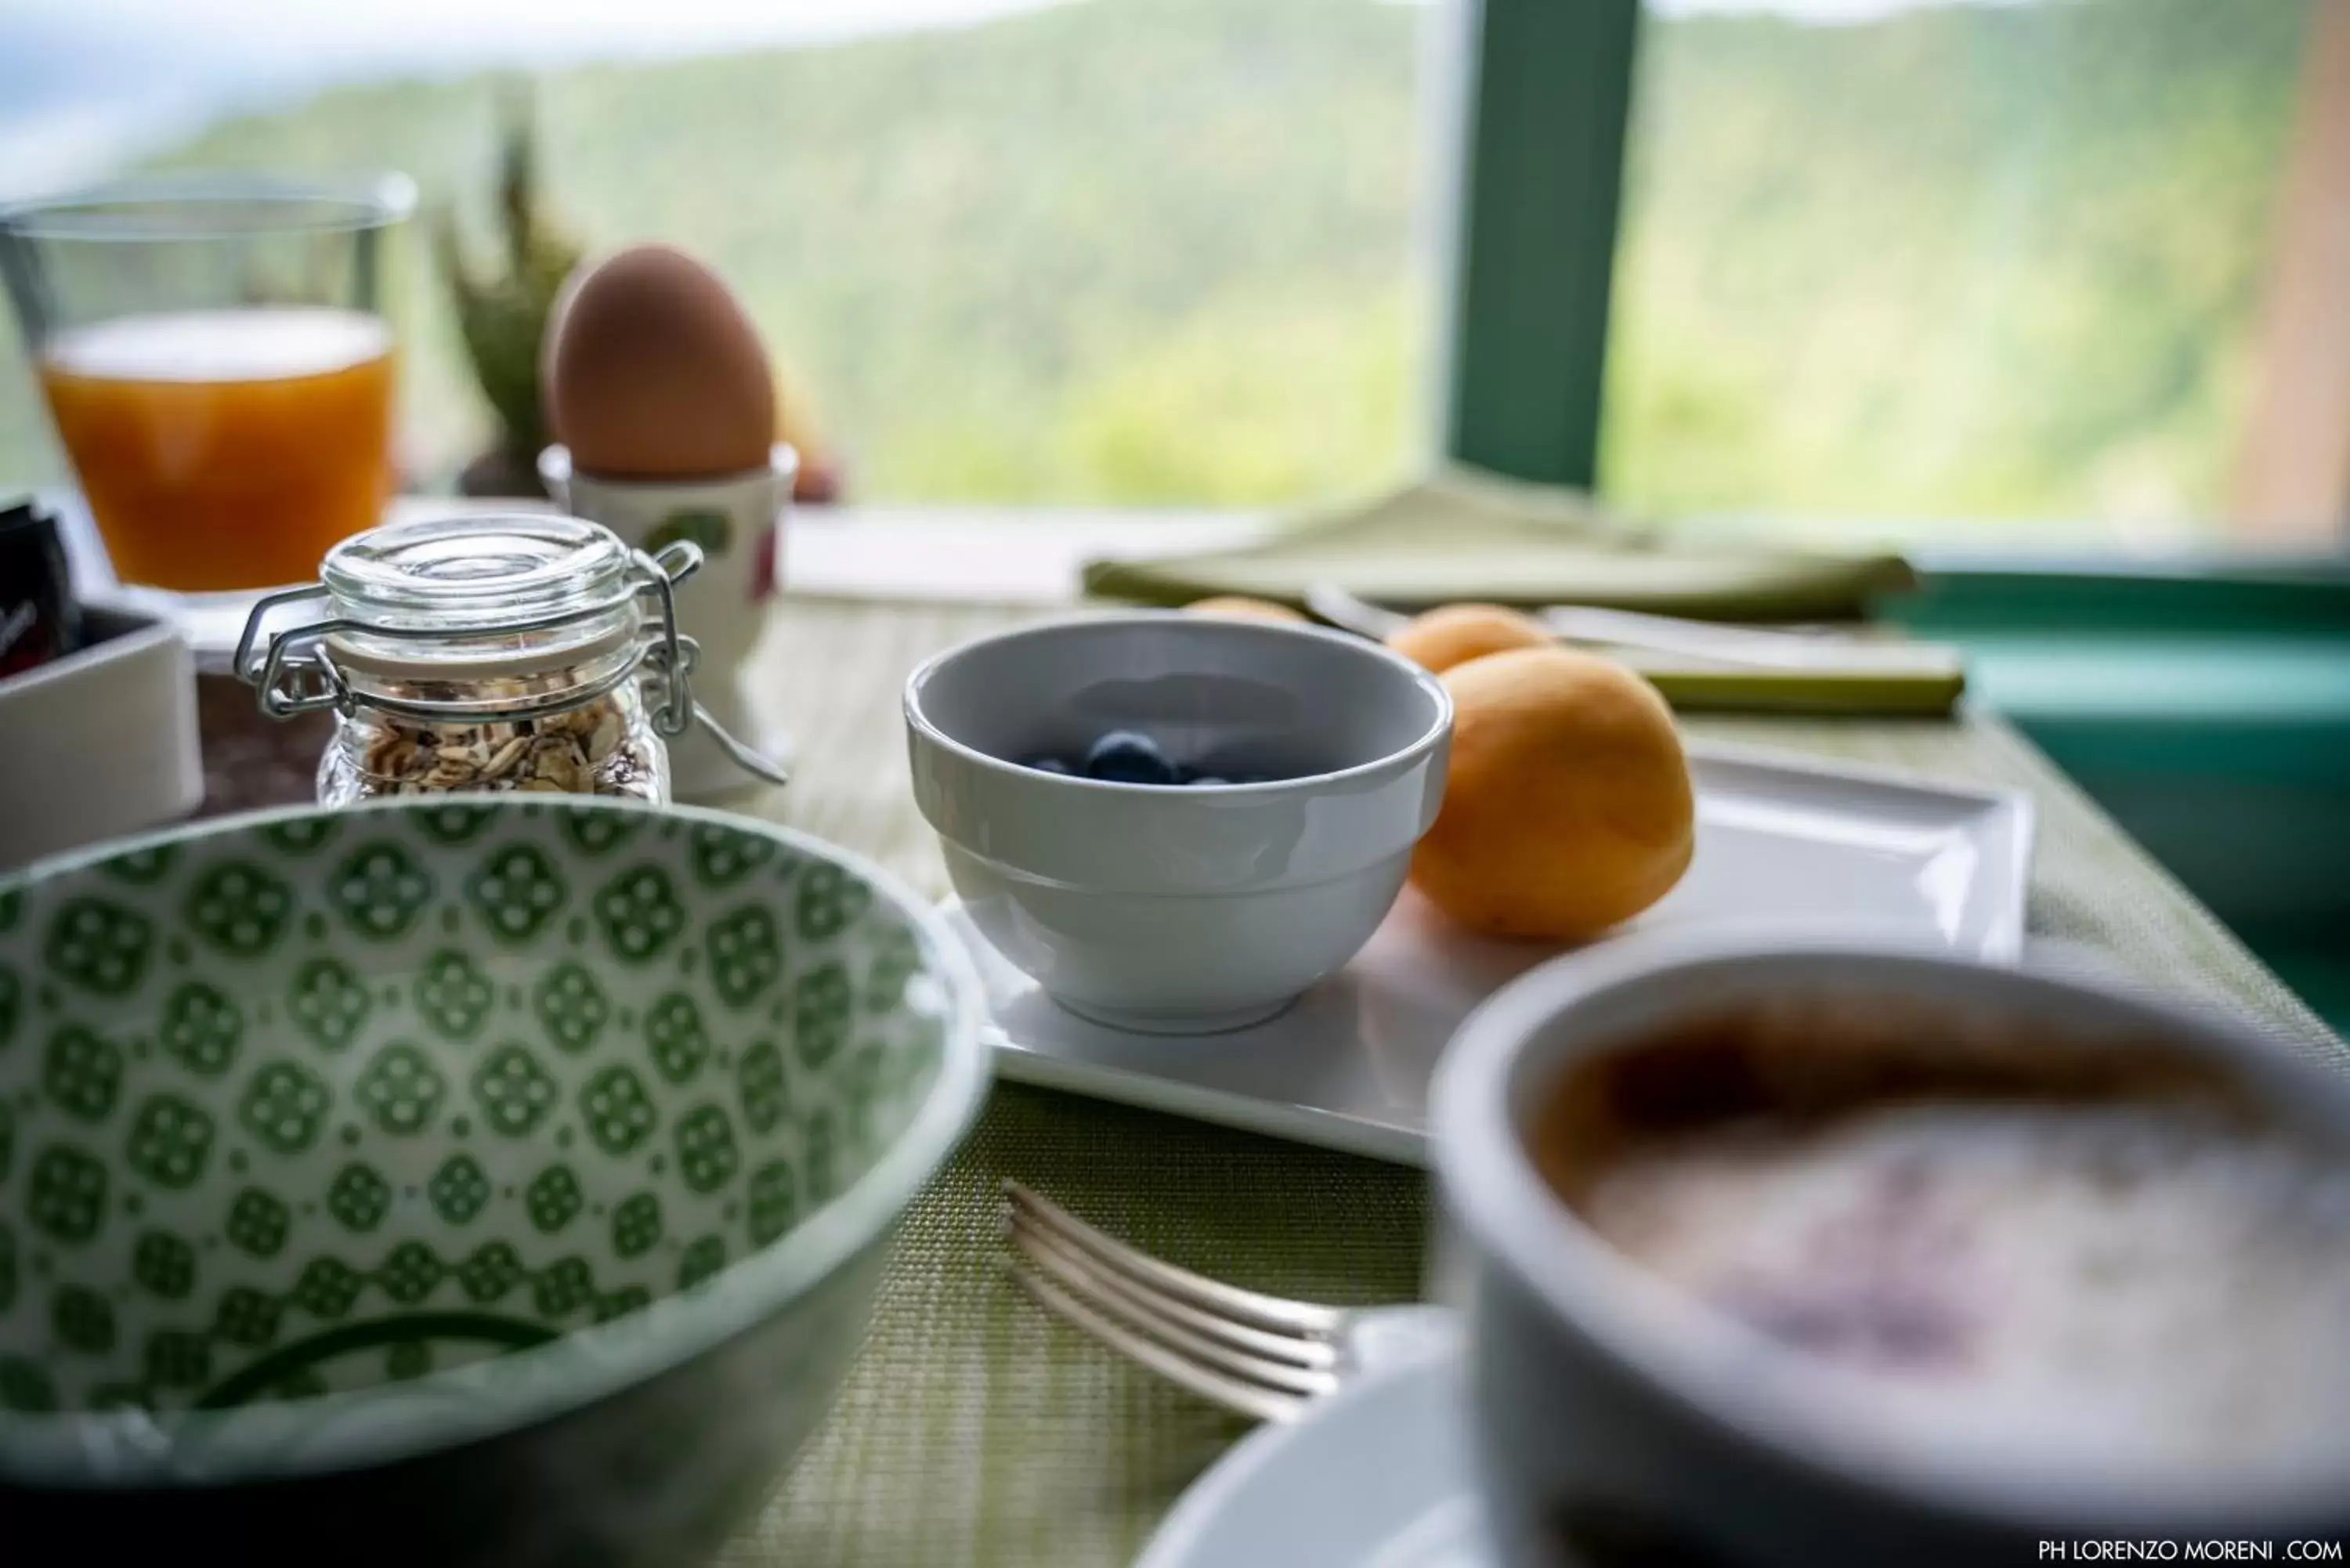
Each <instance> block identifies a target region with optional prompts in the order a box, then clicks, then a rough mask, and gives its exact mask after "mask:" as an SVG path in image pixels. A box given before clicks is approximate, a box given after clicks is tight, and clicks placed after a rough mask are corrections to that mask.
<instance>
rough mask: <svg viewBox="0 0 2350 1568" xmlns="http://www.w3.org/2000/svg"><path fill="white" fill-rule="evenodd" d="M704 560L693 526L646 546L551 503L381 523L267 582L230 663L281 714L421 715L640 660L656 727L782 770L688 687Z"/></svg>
mask: <svg viewBox="0 0 2350 1568" xmlns="http://www.w3.org/2000/svg"><path fill="white" fill-rule="evenodd" d="M701 566H702V550H701V547H700V546H699V545H694V544H692V543H691V542H690V541H687V540H682V539H681V540H676V541H673V542H672V543H671V544H669V545H663V546H662V547H661V548H660V550H659V551H658V552H655V553H654V554H651V555H648V554H646V553H645V552H644V551H642V550H632V549H630V548H629V546H628V545H625V544H623V543H621V541H620V537H619V535H617V534H615V533H613V532H612V531H611V530H610V529H609V528H607V527H605V526H604V525H603V524H598V523H590V522H587V520H586V519H584V518H578V517H564V516H558V515H555V514H544V513H515V514H473V515H470V516H461V517H439V518H432V519H425V520H420V521H416V522H411V523H394V524H385V525H384V526H382V527H380V528H373V529H369V531H368V532H366V533H364V534H358V535H352V536H351V537H350V538H348V539H346V540H344V541H343V542H342V543H341V544H339V545H336V546H335V547H334V548H333V549H332V550H329V551H328V553H327V558H326V561H325V563H324V564H323V566H321V568H320V572H319V577H320V580H319V581H318V582H317V583H315V584H312V585H310V586H309V587H299V588H287V589H284V590H281V591H280V592H277V593H273V594H265V595H264V596H263V597H261V598H260V600H258V601H257V602H256V603H255V605H254V607H253V613H252V614H251V615H250V616H248V617H247V618H246V619H245V623H244V635H243V636H242V637H240V638H238V639H237V644H236V653H235V656H234V665H233V667H232V668H234V670H235V672H236V676H237V679H238V680H243V681H244V683H245V684H246V685H248V686H251V687H253V688H254V690H255V692H256V693H257V694H258V697H259V700H260V703H261V710H262V711H263V712H265V713H267V714H269V715H270V716H271V717H272V718H278V719H284V718H290V717H292V716H293V715H294V714H296V713H305V712H310V711H316V710H317V709H321V708H331V709H334V710H335V711H338V712H341V713H345V714H348V713H350V712H352V711H354V710H356V709H358V708H361V707H368V708H375V709H380V710H382V711H385V712H389V713H393V714H397V715H400V716H402V717H405V718H408V719H411V720H415V721H419V722H427V723H430V722H435V721H440V720H444V719H460V720H465V721H471V722H478V721H480V720H484V719H489V718H502V719H523V718H536V717H538V716H540V715H544V714H550V713H555V712H559V711H563V710H565V709H567V708H574V707H577V706H579V705H581V704H582V703H585V702H588V701H594V700H595V699H596V698H598V697H600V696H602V695H603V694H604V693H605V692H608V691H611V690H613V689H614V688H615V687H617V686H618V685H619V683H620V682H622V681H624V680H634V679H637V678H638V675H639V671H640V670H641V671H642V672H643V674H644V677H645V679H646V680H647V692H648V695H649V696H651V697H654V698H656V699H657V700H658V701H657V705H656V708H655V711H654V716H653V728H654V729H655V730H656V731H657V732H660V734H662V735H664V736H668V737H671V738H674V737H676V736H678V735H681V734H683V733H684V732H685V731H686V728H687V727H688V726H689V725H691V724H692V723H693V722H695V721H696V720H699V721H700V722H702V726H703V728H704V729H706V730H707V731H708V732H709V733H710V735H711V738H712V740H713V741H715V742H717V743H718V745H719V747H720V749H722V750H723V751H724V752H725V753H726V754H727V755H729V756H731V757H733V759H734V760H735V761H736V762H738V763H741V764H742V765H743V767H744V768H745V769H746V770H748V771H749V772H751V773H753V774H756V775H757V776H759V777H761V778H764V779H765V780H767V781H768V782H770V783H773V784H783V783H785V782H786V780H787V778H788V777H789V775H788V774H785V771H784V770H783V769H782V768H781V767H779V766H778V765H776V764H775V763H774V762H772V761H770V760H768V759H767V758H765V757H763V756H761V755H760V754H759V753H757V752H755V751H754V750H752V749H751V748H750V747H748V746H745V745H743V742H740V741H738V740H736V739H735V738H734V737H733V735H730V734H728V733H727V732H726V731H725V729H724V728H723V726H721V725H720V724H719V723H718V722H717V721H715V720H714V719H712V717H711V716H710V714H709V712H708V711H707V710H705V709H703V708H702V706H701V705H700V704H699V703H697V702H695V701H694V700H693V690H692V685H691V673H692V670H693V666H694V662H695V659H696V656H697V652H698V650H697V649H695V647H694V642H693V639H691V638H690V637H687V636H684V635H683V634H681V632H680V631H679V630H678V624H677V597H676V591H675V590H676V587H677V585H678V584H679V583H681V582H682V581H684V580H685V579H686V578H687V577H689V576H692V575H693V573H694V572H695V571H697V570H699V569H700V567H701ZM321 599H323V600H325V601H326V607H327V609H328V614H327V615H326V616H325V617H324V618H312V619H306V620H302V621H299V622H298V623H296V624H294V625H291V626H288V625H286V624H284V621H283V618H282V617H281V612H285V611H288V610H290V609H291V608H292V607H294V606H296V605H300V604H305V603H309V604H312V605H314V606H315V604H316V601H318V600H321ZM313 613H314V614H315V610H314V612H313Z"/></svg>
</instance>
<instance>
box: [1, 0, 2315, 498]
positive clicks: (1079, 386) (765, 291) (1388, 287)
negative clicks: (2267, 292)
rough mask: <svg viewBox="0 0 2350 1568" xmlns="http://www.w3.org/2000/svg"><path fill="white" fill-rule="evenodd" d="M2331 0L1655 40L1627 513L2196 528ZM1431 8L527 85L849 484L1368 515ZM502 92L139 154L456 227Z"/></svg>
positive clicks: (1632, 361) (352, 106) (1932, 14)
mask: <svg viewBox="0 0 2350 1568" xmlns="http://www.w3.org/2000/svg"><path fill="white" fill-rule="evenodd" d="M2305 6H2306V0H2055V3H2043V4H2036V5H2011V6H1997V7H1974V6H1968V7H1964V8H1956V9H1948V10H1930V11H1925V12H1919V13H1914V14H1909V15H1905V16H1897V17H1895V18H1892V19H1889V20H1887V21H1883V22H1878V23H1873V24H1869V25H1866V26H1849V27H1838V28H1820V27H1807V26H1797V25H1794V24H1791V23H1787V22H1784V21H1777V20H1771V19H1762V18H1751V17H1730V16H1699V17H1692V18H1686V19H1679V20H1672V21H1663V22H1655V23H1652V25H1651V26H1649V28H1648V32H1647V34H1646V36H1645V39H1644V45H1643V48H1644V55H1643V59H1642V65H1641V73H1642V75H1641V88H1640V98H1639V107H1638V129H1637V130H1636V147H1635V153H1634V160H1633V168H1632V179H1631V183H1630V194H1629V212H1628V221H1627V230H1626V237H1625V241H1624V249H1623V258H1624V259H1623V265H1622V267H1621V269H1620V274H1619V275H1620V278H1621V285H1620V287H1619V293H1618V300H1617V306H1618V308H1617V349H1616V352H1615V353H1614V354H1613V356H1612V358H1611V367H1610V380H1611V403H1610V416H1609V421H1608V429H1607V437H1606V449H1607V450H1606V462H1607V476H1608V481H1609V485H1610V488H1611V489H1613V490H1615V491H1616V492H1617V493H1618V494H1619V495H1621V496H1623V497H1624V498H1626V499H1627V500H1629V501H1631V502H1633V503H1635V504H1641V505H1645V506H1658V507H1668V508H1674V509H1680V508H1709V509H1718V508H1732V509H1758V510H1787V511H1802V510H1809V511H1835V512H1840V513H1845V514H1868V515H1877V516H1886V515H1897V514H1898V515H1929V516H1931V515H1952V514H1982V515H2008V516H2020V515H2035V514H2076V515H2077V514H2092V513H2094V514H2106V515H2126V516H2168V515H2193V514H2206V513H2209V512H2210V510H2211V509H2212V508H2213V507H2214V506H2215V505H2216V504H2217V499H2218V494H2219V484H2220V477H2221V475H2222V474H2223V472H2224V471H2225V467H2226V464H2227V462H2228V460H2229V456H2230V453H2231V452H2232V450H2233V445H2234V441H2235V436H2236V423H2237V421H2238V419H2239V417H2240V410H2241V405H2242V402H2243V382H2244V371H2245V366H2244V363H2243V357H2244V354H2245V351H2246V339H2247V334H2248V329H2249V327H2250V325H2251V318H2252V314H2253V310H2254V307H2255V303H2256V296H2257V292H2258V286H2259V282H2260V277H2261V263H2262V256H2263V253H2264V249H2265V244H2266V223H2267V208H2268V203H2269V198H2270V193H2271V187H2272V184H2273V181H2274V171H2275V169H2276V167H2277V165H2278V163H2279V161H2280V159H2281V156H2282V146H2283V141H2284V138H2285V135H2286V132H2287V130H2288V127H2289V122H2290V117H2291V110H2292V97H2293V88H2294V84H2295V78H2296V62H2295V56H2296V52H2297V49H2298V47H2299V39H2300V35H2301V31H2302V27H2303V20H2304V14H2305ZM1426 20H1427V16H1426V14H1425V13H1424V12H1423V11H1421V10H1419V9H1418V8H1415V7H1409V6H1403V5H1392V4H1381V3H1376V0H1085V3H1081V4H1076V5H1066V6H1063V7H1060V8H1056V9H1051V10H1046V11H1043V12H1039V13H1035V14H1033V15H1027V16H1015V17H1012V18H1009V19H1004V20H1001V21H995V22H991V23H988V24H985V25H983V26H974V27H972V28H969V29H967V30H963V31H961V32H954V33H943V34H931V35H920V36H905V37H895V38H886V39H877V40H871V41H867V42H860V43H854V44H847V45H842V46H837V47H822V48H810V49H800V50H785V51H768V52H762V53H756V54H746V55H741V56H733V57H715V58H705V59H694V60H685V61H672V62H649V63H638V64H629V65H625V66H609V67H592V68H584V69H577V70H568V71H563V72H559V73H556V74H553V75H551V76H549V77H547V78H545V79H544V81H543V83H542V86H541V89H540V113H541V119H542V127H543V130H544V133H545V149H546V167H547V173H548V177H549V185H550V192H551V195H552V197H553V199H554V202H555V203H556V207H557V208H558V210H559V211H560V212H561V213H562V214H563V215H564V216H565V217H566V218H567V220H569V221H570V222H571V223H573V224H575V225H576V226H577V228H578V229H579V230H580V231H581V232H582V233H584V234H587V236H589V237H590V239H591V240H592V241H593V242H594V243H595V244H597V245H598V246H602V245H608V244H619V243H622V242H625V241H629V240H633V239H639V238H648V237H660V238H662V239H666V240H671V241H673V242H676V243H679V244H684V245H687V246H689V247H691V248H692V249H694V250H696V251H698V252H700V253H702V254H703V255H705V256H706V257H708V258H709V259H710V260H712V262H713V263H715V264H716V265H718V266H719V268H720V269H721V270H723V272H724V273H725V274H726V275H728V276H729V277H730V278H731V279H733V282H734V283H735V285H736V286H737V287H738V288H739V289H740V290H741V292H742V294H743V296H744V298H745V300H746V302H747V303H748V305H749V306H750V308H751V310H752V313H753V315H754V317H756V318H757V319H758V321H759V322H760V324H761V326H762V327H763V328H764V330H765V331H766V333H767V334H768V336H769V338H770V340H771V342H773V343H775V345H777V346H779V348H781V349H782V352H783V354H784V357H785V359H786V361H787V363H788V365H789V366H790V368H791V370H792V373H793V374H794V376H795V379H796V381H797V383H798V384H799V385H800V386H801V387H802V388H803V389H806V390H810V391H812V392H813V393H814V395H815V398H816V404H817V406H818V407H819V408H820V409H821V410H822V413H823V416H824V420H825V422H826V424H827V426H828V427H829V428H830V429H831V430H832V431H834V432H835V434H836V435H837V439H838V441H839V443H840V444H841V445H842V446H843V448H844V449H845V453H846V461H847V472H848V480H849V483H850V487H851V490H852V493H853V494H855V495H856V496H858V498H862V499H888V500H920V499H954V500H989V501H1046V502H1116V503H1137V504H1149V503H1160V502H1184V503H1206V504H1248V503H1264V502H1273V503H1280V502H1289V501H1298V500H1305V499H1313V498H1321V497H1327V496H1331V495H1334V494H1340V493H1348V492H1354V491H1360V490H1363V489H1367V488H1369V487H1372V486H1375V485H1377V484H1378V483H1382V482H1384V481H1386V480H1388V479H1389V478H1391V477H1393V476H1395V475H1396V474H1398V473H1399V472H1403V471H1405V470H1406V469H1408V468H1409V467H1410V466H1411V465H1412V464H1413V463H1414V462H1416V461H1418V458H1419V454H1420V452H1422V450H1423V449H1424V446H1425V443H1426V442H1425V433H1424V432H1425V428H1426V423H1427V419H1426V412H1425V409H1424V407H1423V403H1424V393H1423V389H1424V387H1425V386H1426V384H1427V381H1428V379H1429V377H1430V372H1431V369H1432V347H1431V345H1432V340H1433V337H1434V333H1433V331H1432V323H1433V318H1434V317H1435V315H1436V305H1435V301H1434V300H1433V298H1432V297H1431V295H1430V281H1429V280H1430V275H1431V273H1432V271H1433V268H1432V266H1431V265H1430V253H1431V252H1432V249H1433V245H1432V243H1431V242H1432V239H1433V236H1434V235H1435V234H1437V233H1438V232H1439V228H1440V225H1439V223H1437V222H1436V215H1435V214H1434V213H1432V211H1431V210H1430V208H1431V206H1432V203H1431V202H1428V201H1427V200H1426V199H1425V193H1424V192H1423V189H1422V187H1423V184H1424V182H1425V180H1426V178H1427V176H1428V174H1429V172H1430V168H1429V159H1428V156H1427V150H1426V142H1427V131H1428V130H1429V128H1430V116H1429V114H1428V113H1427V112H1426V109H1425V107H1424V105H1423V100H1422V95H1421V92H1420V90H1419V81H1418V79H1417V77H1418V67H1419V59H1420V55H1421V48H1420V44H1421V33H1422V28H1423V25H1424V23H1425V22H1426ZM493 87H494V84H493V83H491V82H490V81H488V80H486V79H480V78H475V79H467V80H459V81H451V82H400V83H393V84H388V85H383V86H379V87H370V88H350V89H342V90H337V91H333V92H329V93H327V94H324V95H323V96H321V97H319V98H317V99H315V100H314V101H311V102H309V103H307V104H305V105H302V106H300V107H298V108H296V109H291V110H288V111H286V112H283V113H276V114H270V115H265V116H256V117H252V118H246V119H234V120H231V121H228V122H225V123H223V124H219V125H216V126H214V127H213V128H211V129H210V130H206V131H205V132H204V133H203V134H202V135H201V136H199V137H198V138H196V139H195V140H192V142H190V143H189V144H188V145H186V146H184V147H182V148H179V149H177V150H175V151H172V153H171V154H170V155H169V156H168V157H166V158H164V159H161V160H159V161H160V162H163V163H168V164H173V165H212V166H219V165H247V166H266V167H271V168H276V169H287V170H293V169H339V168H348V167H352V166H355V165H356V166H384V165H390V166H395V167H399V168H401V169H405V170H407V171H410V172H411V174H413V175H414V176H415V177H416V178H417V180H418V182H419V183H420V184H421V186H422V187H423V188H424V190H425V192H426V195H427V198H428V199H432V198H433V197H438V196H447V195H451V194H452V193H462V194H463V196H464V198H465V199H466V200H468V201H470V202H481V201H484V200H485V199H486V193H487V186H488V182H489V171H490V169H491V167H492V162H493V159H494V91H493ZM476 215H477V216H478V215H479V214H476ZM413 250H414V252H415V253H416V254H411V256H410V257H409V258H408V260H409V262H410V265H409V266H408V267H407V269H406V271H405V272H404V274H403V275H402V278H401V282H400V290H399V293H400V302H399V308H400V313H401V315H402V317H403V327H404V328H405V330H406V332H407V334H408V338H407V341H408V344H409V353H410V358H409V363H408V369H407V378H406V386H405V396H406V400H407V408H408V414H409V425H410V433H411V460H412V463H413V466H414V468H415V470H416V472H418V473H419V475H420V477H423V478H427V479H435V480H442V481H445V479H446V477H447V475H448V474H449V473H451V472H453V470H454V469H455V467H456V466H457V465H458V464H459V463H461V462H463V460H464V459H465V458H466V457H468V456H470V455H471V454H472V452H473V450H474V449H475V448H476V447H477V445H478V444H479V442H480V441H481V440H482V438H483V435H484V413H483V410H481V408H480V406H479V403H478V400H477V399H476V398H475V397H474V395H473V391H472V389H471V387H470V385H469V383H468V381H467V379H466V377H465V375H464V372H463V367H462V363H461V360H460V358H459V357H458V354H457V351H456V348H455V345H454V337H453V332H452V328H451V327H450V324H449V321H448V318H447V313H446V310H445V308H444V306H442V299H441V292H440V289H439V287H438V285H437V281H436V280H434V279H432V277H430V276H429V275H427V274H426V272H425V270H424V258H423V256H422V254H421V251H422V247H421V245H418V246H415V247H413ZM32 399H33V395H32V393H31V390H30V389H29V386H28V385H27V384H26V382H25V379H24V377H23V375H22V371H21V367H20V366H18V365H16V364H11V365H9V366H7V367H6V368H5V370H4V371H0V472H27V471H29V470H30V469H31V468H32V467H33V466H34V465H35V464H36V462H37V461H39V460H37V459H36V457H35V456H34V450H35V443H36V441H45V440H46V437H45V436H42V435H40V434H39V433H38V426H39V420H38V418H37V415H36V413H35V412H34V403H33V400H32ZM47 462H54V458H53V457H49V458H47Z"/></svg>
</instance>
